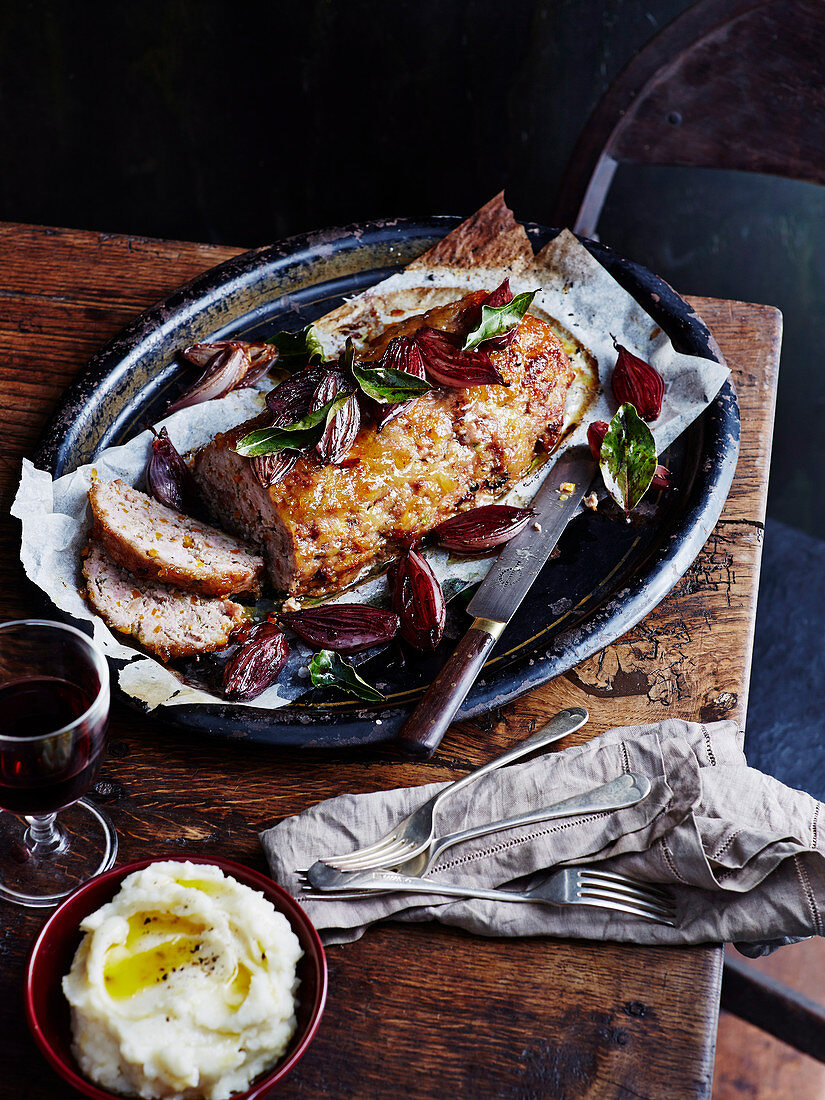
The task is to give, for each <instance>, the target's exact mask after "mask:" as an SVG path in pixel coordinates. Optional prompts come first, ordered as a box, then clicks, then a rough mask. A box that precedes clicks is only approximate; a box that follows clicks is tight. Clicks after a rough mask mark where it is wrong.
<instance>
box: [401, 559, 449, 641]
mask: <svg viewBox="0 0 825 1100" xmlns="http://www.w3.org/2000/svg"><path fill="white" fill-rule="evenodd" d="M392 584H393V595H392V606H393V610H394V611H396V612H397V613H398V616H399V618H400V620H401V627H400V630H401V637H402V638H403V639H404V640H405V641H406V642H409V644H410V645H411V646H412V647H413V648H414V649H420V650H430V649H435V647H436V646H437V645H438V643H439V642H440V641H441V636H442V635H443V633H444V623H445V622H446V619H447V605H446V603H445V601H444V593H443V592H442V590H441V585H440V584H439V582H438V578H437V577H436V575H435V573H433V571H432V569H431V568H430V566H429V564H428V563H427V561H426V560H425V559H424V558H422V557H421V555H420V554H419V553H417V552H416V551H415V550H407V551H406V552H405V553H404V554H402V555H401V557H400V558H399V559H398V562H397V563H396V565H395V567H394V575H393V577H392Z"/></svg>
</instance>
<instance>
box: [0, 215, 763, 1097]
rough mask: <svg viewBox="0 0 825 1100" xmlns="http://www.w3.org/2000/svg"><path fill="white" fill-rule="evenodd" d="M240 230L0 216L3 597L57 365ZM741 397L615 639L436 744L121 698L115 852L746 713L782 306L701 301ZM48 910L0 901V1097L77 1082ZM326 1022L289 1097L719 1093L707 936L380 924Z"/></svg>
mask: <svg viewBox="0 0 825 1100" xmlns="http://www.w3.org/2000/svg"><path fill="white" fill-rule="evenodd" d="M232 254H233V250H231V249H226V248H215V247H207V246H203V245H196V244H183V243H178V242H170V241H152V240H144V239H136V238H130V237H116V236H114V237H113V236H107V235H99V234H93V233H81V232H74V231H70V230H62V229H44V228H37V227H30V226H18V225H5V226H0V385H1V386H2V390H1V391H0V392H1V393H2V401H0V422H1V423H2V441H3V446H2V450H0V492H2V501H3V518H2V530H1V531H0V537H1V538H2V552H0V582H2V583H0V613H2V616H3V618H6V619H8V618H12V617H19V616H25V615H29V614H32V613H34V612H35V611H37V610H38V603H37V600H36V597H35V593H34V590H33V589H32V588H31V586H30V585H29V584H28V582H27V581H26V580H25V577H24V575H23V571H22V568H21V566H20V564H19V561H18V551H19V527H18V524H17V523H16V522H14V521H11V520H10V519H9V518H8V510H9V506H10V503H11V499H12V497H13V493H14V489H15V487H16V483H17V478H18V473H19V466H20V460H21V457H22V456H23V455H25V454H29V453H31V452H32V450H33V448H34V446H35V443H36V441H37V439H38V437H39V435H40V432H41V431H42V429H43V427H44V425H45V423H46V420H47V419H48V417H49V415H50V413H51V412H52V410H53V408H54V405H55V403H56V402H57V400H58V398H59V396H60V394H61V392H62V390H63V389H64V387H65V386H66V384H67V383H68V381H69V379H70V378H71V377H72V376H73V375H74V374H75V373H76V372H77V371H78V370H79V369H80V368H81V367H82V366H83V365H84V363H85V362H86V360H87V359H88V357H89V356H90V355H91V354H92V352H93V351H95V350H96V349H97V348H98V347H99V346H100V345H101V344H102V343H103V342H104V341H105V340H106V339H108V338H109V337H110V336H112V335H113V334H114V333H115V332H116V331H117V330H118V329H119V328H120V327H121V326H122V325H123V324H124V323H125V322H126V321H128V320H129V319H131V318H132V317H133V316H134V315H135V313H136V312H138V311H139V310H141V309H143V308H144V307H146V306H147V305H150V304H152V303H153V302H155V301H156V300H158V299H160V298H162V297H164V296H165V295H166V294H167V293H169V292H170V291H171V290H173V289H174V288H175V287H176V286H178V285H179V284H180V283H182V282H184V281H186V280H187V279H189V278H192V277H193V276H195V275H196V274H199V273H200V272H201V271H203V270H204V269H205V268H207V267H209V266H211V265H213V264H215V263H218V262H220V261H221V260H223V259H226V258H227V257H228V256H230V255H232ZM692 302H693V305H694V306H695V308H696V309H697V310H698V311H699V313H700V314H701V315H702V316H703V317H704V318H705V320H706V321H707V322H708V324H709V325H710V327H711V329H712V330H713V332H714V335H715V336H716V339H717V341H718V343H719V345H720V347H721V348H722V350H723V352H724V354H725V356H726V357H727V360H728V363H729V364H730V366H731V368H732V370H733V372H734V377H735V381H736V386H737V389H738V393H739V399H740V404H741V409H742V421H743V424H742V450H741V457H740V460H739V468H738V471H737V475H736V480H735V481H734V486H733V490H732V492H731V496H730V499H729V501H728V503H727V505H726V507H725V511H724V513H723V516H722V519H721V520H720V522H719V524H718V525H717V527H716V529H715V530H714V532H713V534H712V535H711V538H710V539H709V541H708V543H707V545H706V546H705V548H704V550H703V551H702V553H701V554H700V555H699V557H698V558H697V560H696V561H695V562H694V564H693V566H692V567H691V568H690V570H689V571H688V573H687V574H686V575H685V577H684V578H683V579H682V580H681V581H680V582H679V583H678V584H677V586H676V588H675V589H674V591H673V592H672V593H671V595H670V596H669V597H668V598H667V599H666V600H665V601H664V603H662V604H661V605H660V606H659V607H658V608H657V609H656V610H655V611H654V612H653V613H652V614H651V615H650V616H648V618H647V619H646V620H645V621H644V622H642V623H641V624H640V625H639V626H637V627H636V628H634V629H633V630H632V631H631V632H630V633H629V634H627V635H626V636H625V637H623V638H621V639H620V640H619V641H618V642H617V643H616V644H614V645H612V646H609V647H608V648H606V649H605V650H603V651H602V652H601V653H599V654H598V655H597V656H595V657H593V658H591V659H590V660H588V661H586V662H584V663H583V664H581V665H579V666H578V667H577V668H575V669H573V670H572V671H570V672H569V673H567V674H566V675H565V676H563V677H561V678H559V679H557V680H556V681H554V682H553V683H551V684H548V685H546V686H544V687H542V688H540V689H538V690H537V691H535V692H533V693H532V694H531V695H529V696H528V697H526V698H524V699H521V700H519V701H517V702H516V703H513V704H510V705H508V706H506V707H504V708H503V709H501V710H500V711H495V712H493V713H491V714H489V715H487V716H486V717H484V718H483V719H479V720H477V721H474V722H468V723H464V724H462V725H461V726H458V727H454V728H453V729H452V730H451V731H450V732H449V733H448V735H447V737H446V738H445V740H444V742H443V743H442V745H441V747H440V749H439V750H438V752H437V753H436V755H435V756H433V757H432V759H430V760H428V761H426V762H414V761H410V760H408V759H404V758H402V756H401V755H400V754H399V753H398V752H396V751H395V750H393V749H390V748H386V747H384V748H371V749H359V750H354V751H339V752H330V751H324V752H320V751H318V752H303V753H302V752H299V751H282V750H274V749H271V748H267V747H264V746H256V745H250V744H246V743H243V744H240V743H239V744H235V743H227V742H217V741H209V740H196V739H194V738H193V737H192V736H190V735H187V734H183V733H180V732H177V731H174V730H172V729H169V728H168V727H164V726H163V725H162V724H161V723H160V722H159V721H158V720H157V719H155V718H145V717H142V716H139V715H137V714H135V713H133V712H132V711H130V710H128V709H126V708H125V707H124V706H122V705H121V704H119V703H115V705H114V708H113V714H112V728H111V741H110V749H109V753H108V756H107V759H106V762H105V764H104V766H103V771H102V774H101V778H100V781H99V783H98V784H97V786H96V788H95V792H94V797H95V798H96V800H97V801H98V802H100V803H101V804H105V806H106V808H107V809H108V811H109V813H110V814H111V816H112V818H113V820H114V822H115V825H116V826H117V829H118V833H119V836H120V845H121V847H120V855H119V861H120V862H125V861H126V860H128V859H132V858H136V857H138V856H144V855H147V854H156V855H159V856H160V855H163V854H164V853H185V852H187V851H189V852H192V853H197V854H200V855H209V854H210V853H212V852H214V853H215V855H219V854H220V855H222V856H225V857H228V858H236V859H240V860H242V861H244V862H247V863H248V864H250V865H252V866H255V867H257V868H259V869H265V865H264V861H263V857H262V853H261V850H260V847H259V844H258V840H257V835H256V834H257V832H258V830H260V829H262V828H264V827H265V826H267V825H270V824H272V823H273V822H275V821H277V820H279V819H280V818H282V817H284V816H286V815H288V814H293V813H296V812H299V811H300V810H301V809H303V808H304V807H306V806H308V805H309V804H311V803H314V802H317V801H318V800H320V799H322V798H325V797H328V796H330V795H335V794H339V793H342V792H345V791H367V790H376V789H379V788H386V787H392V786H398V785H405V784H420V783H425V782H429V781H432V780H445V779H449V778H452V777H454V776H456V775H457V774H460V773H463V772H464V771H465V770H468V769H469V768H471V767H473V766H475V765H477V764H479V763H481V762H483V761H484V760H486V759H489V758H490V757H491V756H492V755H493V754H494V753H496V752H497V751H501V750H502V749H503V748H504V747H505V746H506V745H508V744H509V743H510V742H511V741H512V739H514V738H516V737H522V736H524V735H525V734H526V733H527V732H528V731H529V730H530V729H531V728H533V727H534V726H535V725H536V724H537V723H539V722H541V721H542V720H543V719H544V718H545V717H546V716H548V715H550V714H552V713H553V712H555V711H556V710H558V709H560V708H561V707H564V706H570V705H584V706H586V707H587V708H588V709H589V710H590V712H591V715H592V720H591V722H590V723H589V724H588V726H587V727H585V731H582V732H581V733H580V734H577V735H574V737H573V738H571V739H570V741H569V742H563V743H562V744H563V745H564V744H566V743H571V742H572V741H573V740H575V739H583V738H585V737H590V736H592V735H593V734H595V733H598V732H600V731H602V730H604V729H606V728H608V727H609V726H612V725H618V724H625V723H629V722H651V721H657V720H659V719H662V718H666V717H683V718H698V719H702V720H712V719H715V718H718V717H722V716H727V717H734V718H737V719H739V720H740V721H741V722H744V717H745V708H746V701H747V683H748V675H749V660H750V648H751V638H752V632H753V623H754V615H755V606H756V591H757V582H758V574H759V558H760V547H761V540H762V531H763V520H764V511H765V494H766V489H767V479H768V465H769V456H770V440H771V427H772V418H773V407H774V397H775V391H776V372H777V365H778V355H779V340H780V331H781V319H780V316H779V314H778V312H777V311H776V310H774V309H772V308H771V307H768V306H755V305H745V304H740V303H733V302H723V301H714V300H709V299H701V298H700V299H693V300H692ZM43 920H44V916H43V915H42V914H38V913H36V912H28V911H24V910H20V909H17V908H15V907H13V906H9V905H5V904H2V903H0V959H2V964H3V965H2V969H1V970H0V1034H2V1041H1V1043H2V1046H1V1047H0V1049H2V1052H3V1053H4V1055H5V1059H4V1062H5V1064H4V1071H3V1086H2V1089H0V1091H2V1094H3V1095H4V1096H5V1095H8V1096H9V1097H12V1096H14V1097H17V1096H19V1097H26V1098H27V1100H29V1098H31V1100H38V1098H41V1097H42V1098H45V1097H50V1098H61V1097H63V1096H69V1095H73V1094H72V1093H71V1090H69V1089H68V1088H66V1087H64V1086H63V1084H62V1082H61V1081H60V1080H59V1079H58V1078H57V1077H56V1076H55V1075H54V1073H53V1072H52V1071H51V1070H50V1069H49V1067H48V1066H47V1065H46V1064H45V1062H44V1061H43V1060H42V1059H41V1058H40V1057H39V1055H38V1053H37V1051H36V1049H35V1047H34V1044H33V1042H32V1041H31V1040H30V1038H29V1036H28V1034H27V1032H26V1028H25V1022H24V1019H23V1013H22V978H23V972H24V963H25V954H26V950H27V947H28V944H29V942H30V941H31V939H32V937H33V936H34V934H35V933H36V931H37V930H38V929H39V928H40V927H41V925H42V923H43ZM328 955H329V964H330V993H329V1000H328V1004H327V1010H326V1014H325V1017H324V1020H323V1022H322V1025H321V1028H320V1031H319V1034H318V1037H317V1039H316V1041H315V1043H314V1045H313V1046H312V1048H311V1049H310V1051H309V1053H308V1054H307V1056H306V1057H305V1058H304V1060H303V1061H302V1062H301V1064H300V1065H299V1067H298V1068H297V1070H296V1071H295V1073H294V1074H293V1075H292V1076H291V1077H290V1078H289V1080H288V1081H287V1082H286V1084H285V1087H284V1088H283V1089H282V1090H281V1093H280V1094H281V1095H284V1096H295V1097H315V1096H330V1097H387V1098H391V1097H392V1098H395V1097H398V1096H399V1095H401V1094H402V1093H403V1094H406V1095H407V1096H409V1097H411V1098H419V1097H420V1098H425V1097H433V1098H436V1097H438V1098H440V1097H444V1096H446V1095H455V1096H462V1097H463V1096H472V1097H505V1098H513V1100H515V1098H519V1100H521V1098H528V1097H530V1098H532V1097H554V1098H558V1100H577V1098H580V1097H587V1098H605V1100H608V1098H611V1100H612V1098H616V1097H650V1098H661V1097H668V1098H681V1097H707V1096H709V1095H710V1089H711V1077H712V1069H713V1055H714V1041H715V1032H716V1016H717V1005H718V990H719V976H720V970H721V951H719V950H718V949H716V948H713V947H707V948H705V947H698V948H685V949H657V948H641V947H640V948H629V947H620V946H617V945H613V944H606V943H605V944H590V945H588V944H581V943H574V942H568V941H560V940H551V939H536V940H529V941H503V940H484V939H479V938H474V937H471V936H469V935H466V934H463V933H461V932H460V931H457V930H452V929H446V928H441V927H436V926H432V925H423V926H414V927H410V926H398V925H388V926H384V927H381V928H377V929H373V930H371V931H370V932H369V933H368V934H367V935H366V936H365V937H364V938H363V939H362V940H361V941H359V942H358V943H356V944H351V945H348V946H342V947H334V948H331V949H330V950H329V952H328Z"/></svg>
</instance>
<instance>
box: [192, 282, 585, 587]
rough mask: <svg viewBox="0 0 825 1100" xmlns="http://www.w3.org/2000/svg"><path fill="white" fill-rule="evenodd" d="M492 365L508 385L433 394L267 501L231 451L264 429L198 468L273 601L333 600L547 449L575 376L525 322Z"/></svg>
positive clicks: (534, 324) (436, 319)
mask: <svg viewBox="0 0 825 1100" xmlns="http://www.w3.org/2000/svg"><path fill="white" fill-rule="evenodd" d="M478 297H479V295H478V294H477V293H476V294H473V295H470V296H468V298H465V299H462V300H461V301H460V302H457V303H453V305H452V306H450V307H446V308H445V307H439V308H438V310H431V311H430V312H429V313H428V314H422V315H420V316H417V317H413V318H408V319H406V320H404V321H402V322H400V323H399V324H398V325H393V326H391V327H390V328H388V329H386V330H385V331H384V332H383V333H382V334H381V335H380V336H379V337H377V338H376V339H375V340H374V341H373V344H372V345H371V347H369V348H368V349H367V351H366V353H365V354H364V356H363V358H365V359H369V360H375V359H377V358H378V357H379V356H380V354H381V352H382V351H383V349H384V348H385V347H386V345H387V343H388V342H389V340H390V339H392V337H394V336H398V335H412V334H413V333H415V332H416V331H417V330H418V328H421V327H425V326H428V325H435V324H437V325H438V327H440V328H442V329H445V330H449V329H450V328H451V327H454V326H452V325H451V323H450V322H451V317H460V316H461V315H463V314H464V313H465V312H466V311H467V309H468V307H469V306H471V305H473V304H475V302H476V301H477V299H478ZM481 297H483V295H481ZM470 299H472V301H470ZM490 357H491V359H492V360H493V362H494V363H495V365H496V367H497V368H498V370H499V371H500V373H501V375H502V377H503V378H504V381H505V383H506V385H487V386H475V387H472V388H469V389H445V388H441V387H437V388H435V389H433V390H432V391H430V392H429V393H427V394H425V395H424V396H422V397H419V398H418V399H416V400H415V401H413V402H412V403H411V404H410V405H409V406H408V407H407V408H406V409H405V410H404V411H403V412H402V413H401V414H399V416H398V417H397V418H396V419H395V420H393V421H392V422H391V423H389V424H387V425H386V426H385V427H384V428H383V430H382V431H381V432H378V431H377V430H376V427H375V425H374V424H366V425H364V426H362V427H361V430H360V431H359V432H358V436H357V438H356V440H355V443H354V445H353V446H352V449H351V450H350V452H349V453H348V455H347V458H346V462H345V463H344V464H343V465H341V466H334V465H321V464H320V463H318V462H317V461H316V460H315V459H313V458H312V457H304V456H302V457H301V458H299V459H298V461H297V462H296V464H295V465H294V466H293V468H292V469H291V470H290V471H289V473H288V474H287V475H286V476H285V477H284V478H283V480H282V481H280V482H279V483H278V484H276V485H273V486H271V487H269V488H268V489H265V488H262V486H261V485H260V484H259V482H258V481H257V480H256V478H255V477H254V474H253V472H252V468H251V465H250V461H249V459H246V458H243V457H241V456H240V455H238V454H236V453H235V452H234V450H233V449H232V448H233V447H234V446H235V444H236V443H237V441H238V439H240V438H241V437H242V436H244V435H246V434H247V433H248V432H249V431H250V430H252V429H253V428H254V427H257V426H262V425H263V424H264V423H265V420H263V419H259V420H256V421H253V422H251V423H247V424H244V425H242V426H241V427H239V428H236V429H235V430H234V431H231V432H227V433H224V434H221V435H219V436H217V437H216V439H214V440H213V441H212V442H211V443H209V444H208V445H207V446H206V447H204V448H203V449H202V450H201V451H200V452H199V453H198V455H197V456H196V459H195V466H194V474H195V478H196V480H197V482H198V485H199V487H200V489H201V492H202V494H203V496H204V497H205V499H206V501H207V503H208V505H209V506H210V508H211V510H212V513H213V515H215V516H216V517H218V516H219V517H220V521H221V524H222V525H223V526H225V527H226V528H227V529H229V530H231V531H234V532H235V533H236V534H238V535H240V536H242V537H244V538H246V539H249V540H250V541H251V542H254V543H255V544H256V545H258V546H260V547H262V548H263V551H264V555H265V558H266V564H267V569H268V572H269V577H270V580H271V581H272V583H273V584H274V586H275V587H276V588H277V589H279V590H281V591H284V592H288V593H291V594H302V593H310V592H311V593H314V594H322V593H324V592H330V591H334V590H335V589H338V588H341V587H343V586H345V585H347V584H349V583H351V582H352V581H354V580H355V579H356V577H357V576H358V575H359V574H360V573H361V572H362V571H363V570H364V569H365V568H367V567H370V566H372V565H374V564H377V563H379V562H382V561H386V560H388V559H389V558H392V557H394V556H395V555H396V554H397V553H398V551H399V548H400V547H401V546H403V545H404V544H409V542H410V541H412V540H414V539H416V538H419V537H420V536H421V535H423V534H425V533H426V532H427V531H429V530H430V529H431V528H432V527H435V526H436V524H438V523H440V522H441V521H442V520H444V519H446V518H447V517H449V516H451V515H453V514H454V513H455V512H457V511H461V510H462V509H464V508H470V507H473V506H475V505H477V504H483V503H489V502H490V501H491V500H492V499H494V498H495V497H497V496H499V495H501V493H502V492H503V491H504V490H505V489H506V487H507V485H508V484H510V483H512V482H515V481H516V480H518V478H519V477H520V476H522V475H523V474H524V473H525V472H526V471H527V469H528V468H529V466H530V463H531V462H532V460H533V457H534V454H535V453H536V450H537V449H540V448H543V449H545V450H548V451H549V450H552V448H553V447H554V446H555V444H556V443H557V441H558V437H559V434H560V432H561V428H562V423H563V416H564V402H565V398H566V395H567V390H568V389H569V387H570V384H571V382H572V380H573V372H572V370H571V368H570V364H569V361H568V359H567V356H566V355H565V353H564V350H563V348H562V345H561V342H560V341H559V339H558V338H557V337H556V335H555V333H554V332H553V331H552V329H551V328H550V327H549V325H547V324H546V323H545V322H543V321H541V320H540V319H539V318H537V317H534V316H532V315H530V314H528V315H527V316H526V317H525V318H524V319H523V320H522V322H521V323H520V325H519V327H518V332H517V335H516V338H515V340H514V341H513V343H512V344H511V345H510V346H509V347H508V348H506V349H504V350H503V351H497V352H495V351H494V352H491V356H490Z"/></svg>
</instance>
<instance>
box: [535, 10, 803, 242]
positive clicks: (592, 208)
mask: <svg viewBox="0 0 825 1100" xmlns="http://www.w3.org/2000/svg"><path fill="white" fill-rule="evenodd" d="M622 163H626V164H648V165H672V166H677V165H681V166H687V167H696V168H729V169H739V170H742V171H747V172H766V173H770V174H773V175H779V176H788V177H790V178H792V179H801V180H807V181H809V182H814V183H821V184H825V3H823V2H822V0H700V2H699V3H697V4H694V5H693V6H692V7H691V8H689V9H688V10H687V11H685V12H683V14H682V15H680V16H679V17H678V18H677V19H675V20H674V21H673V22H672V23H670V24H669V25H668V26H667V27H665V28H664V29H663V30H662V31H661V32H660V33H659V34H657V35H656V36H655V37H654V38H652V39H651V41H650V42H648V43H647V45H646V46H644V47H643V48H642V50H640V52H639V53H638V54H636V56H635V57H634V58H633V59H632V60H631V61H630V63H629V64H628V65H627V66H626V67H625V69H624V70H623V71H622V72H621V73H620V74H619V76H618V77H617V78H616V79H615V80H614V81H613V83H612V84H611V85H610V87H609V88H608V90H607V92H606V93H605V95H604V96H603V97H602V99H601V101H600V102H599V104H598V106H597V107H596V109H595V111H594V112H593V114H592V115H591V117H590V119H589V121H588V122H587V124H586V126H585V128H584V130H583V131H582V133H581V136H580V137H579V140H578V143H577V144H576V147H575V149H574V151H573V155H572V157H571V159H570V162H569V164H568V166H567V170H566V172H565V176H564V179H563V181H562V185H561V188H560V191H559V194H558V198H557V200H556V204H555V208H554V210H553V213H552V216H551V218H550V222H551V224H553V225H559V226H570V227H571V228H572V229H573V230H574V231H575V232H576V233H580V234H582V235H584V236H593V234H594V233H595V231H596V226H597V224H598V220H599V216H600V214H601V211H602V207H603V205H604V200H605V197H606V195H607V192H608V190H609V188H610V184H611V182H612V179H613V175H614V173H615V171H616V168H617V166H618V165H619V164H622Z"/></svg>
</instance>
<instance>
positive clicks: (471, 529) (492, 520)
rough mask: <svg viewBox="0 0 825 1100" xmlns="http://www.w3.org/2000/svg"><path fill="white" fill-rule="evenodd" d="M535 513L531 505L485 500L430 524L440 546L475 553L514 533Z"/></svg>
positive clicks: (507, 540) (490, 547) (499, 542)
mask: <svg viewBox="0 0 825 1100" xmlns="http://www.w3.org/2000/svg"><path fill="white" fill-rule="evenodd" d="M533 515H535V513H534V512H533V509H532V508H514V507H512V506H511V505H509V504H486V505H483V506H482V507H481V508H471V509H470V511H468V512H461V513H460V515H457V516H452V517H451V518H450V519H446V520H444V522H443V523H439V525H438V526H437V527H435V528H433V531H432V534H433V535H434V536H435V540H436V542H437V543H438V545H439V546H443V547H444V548H445V549H446V550H454V551H456V552H457V553H459V554H478V553H481V552H483V551H484V550H492V549H493V547H494V546H502V545H503V544H504V543H505V542H509V541H510V539H513V538H515V537H516V535H518V534H519V532H521V531H523V530H524V528H525V527H526V526H527V523H528V521H529V520H530V517H531V516H533Z"/></svg>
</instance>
